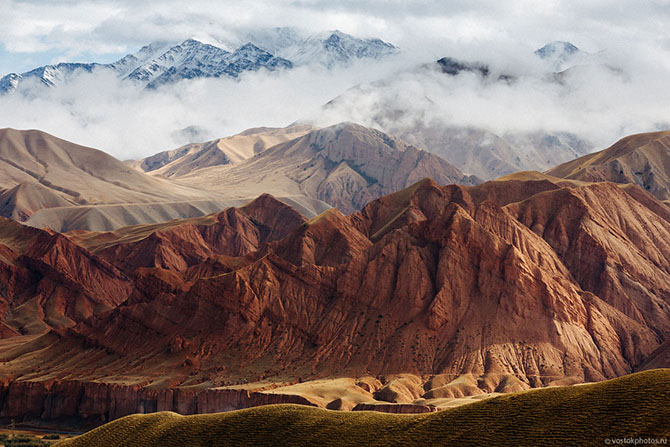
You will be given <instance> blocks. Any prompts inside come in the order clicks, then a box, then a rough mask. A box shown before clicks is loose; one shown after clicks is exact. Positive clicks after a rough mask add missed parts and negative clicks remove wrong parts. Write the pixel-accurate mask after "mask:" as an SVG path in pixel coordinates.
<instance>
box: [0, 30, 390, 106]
mask: <svg viewBox="0 0 670 447" xmlns="http://www.w3.org/2000/svg"><path fill="white" fill-rule="evenodd" d="M245 37H246V39H248V40H246V42H242V41H240V42H237V43H234V44H231V43H229V44H228V45H223V44H222V45H221V46H217V45H213V44H211V43H205V42H202V41H201V40H197V39H195V38H191V39H186V40H185V41H183V42H181V43H179V44H174V43H168V42H154V43H151V44H149V45H146V46H144V47H142V48H141V49H140V50H139V51H137V52H136V53H134V54H128V55H126V56H124V57H123V58H121V59H119V60H118V61H116V62H113V63H111V64H97V63H59V64H55V65H45V66H43V67H39V68H36V69H33V70H31V71H28V72H25V73H10V74H8V75H6V76H4V77H2V78H0V93H7V92H11V91H13V90H16V89H17V88H18V87H19V85H20V84H21V83H22V82H23V81H25V80H31V79H32V80H37V81H39V83H41V84H43V85H46V86H49V87H53V86H56V85H58V84H60V83H62V82H65V81H66V80H67V79H69V78H71V77H72V76H74V75H78V74H81V73H91V72H93V71H97V70H111V71H112V72H114V73H115V74H116V75H117V76H118V77H119V78H121V79H124V80H129V81H132V82H136V83H139V84H142V85H144V86H146V87H147V88H157V87H160V86H161V85H165V84H169V83H173V82H177V81H180V80H182V79H193V78H211V77H223V76H225V77H231V78H237V77H239V76H240V75H241V74H242V73H244V72H249V71H258V70H261V69H265V70H270V71H275V70H283V69H291V68H293V67H294V66H298V65H310V64H317V65H322V66H324V67H326V68H332V67H334V66H336V65H346V64H349V63H351V62H353V61H355V60H359V59H373V60H379V59H382V58H384V57H386V56H389V55H391V54H394V53H396V52H397V51H398V49H397V48H396V47H395V46H394V45H392V44H390V43H387V42H384V41H382V40H380V39H359V38H357V37H354V36H351V35H349V34H345V33H342V32H340V31H337V30H336V31H333V32H330V33H322V34H318V35H313V36H307V37H304V36H302V35H301V34H299V33H298V32H297V31H295V30H294V29H292V28H274V29H272V30H268V31H261V32H259V33H258V34H257V35H248V36H245ZM203 40H205V39H203ZM224 46H225V47H228V48H236V49H235V50H234V51H228V50H226V49H224V48H223V47H224Z"/></svg>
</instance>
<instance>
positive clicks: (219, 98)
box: [0, 59, 405, 159]
mask: <svg viewBox="0 0 670 447" xmlns="http://www.w3.org/2000/svg"><path fill="white" fill-rule="evenodd" d="M404 63H405V61H404V60H397V59H390V60H388V61H386V62H383V63H379V64H373V65H369V64H365V63H360V64H355V65H353V66H350V67H341V68H336V69H333V70H326V69H325V68H322V67H300V68H296V69H293V70H290V71H282V72H267V71H260V72H251V73H246V74H244V75H243V76H241V79H240V80H239V81H237V80H234V79H230V78H216V79H195V80H186V81H182V82H179V83H176V84H171V85H167V86H163V87H161V88H160V89H158V90H147V89H143V88H141V87H140V86H136V85H134V84H133V83H131V82H128V81H121V80H119V79H118V78H117V77H116V76H115V75H114V74H112V73H110V72H108V71H106V70H101V71H98V72H95V73H93V74H80V75H78V76H76V77H74V78H72V79H70V80H68V81H67V82H65V83H64V84H62V85H59V86H58V87H57V88H44V87H41V86H39V85H37V82H36V81H34V82H33V83H32V84H30V83H27V82H26V83H24V84H22V87H21V88H20V90H19V91H17V92H14V93H12V94H9V95H4V96H0V123H2V127H13V128H19V129H27V128H38V129H40V130H44V131H46V132H49V133H52V134H54V135H56V136H58V137H60V138H64V139H67V140H70V141H73V142H76V143H79V144H84V145H88V146H92V147H95V148H98V149H102V150H104V151H106V152H109V153H110V154H112V155H114V156H116V157H118V158H121V159H128V158H138V157H142V156H148V155H151V154H153V153H156V152H158V151H163V150H167V149H173V148H175V147H178V146H180V145H182V144H185V143H187V142H191V141H193V140H194V139H195V140H198V141H204V140H207V139H214V138H218V137H223V136H227V135H232V134H234V133H237V132H240V131H242V130H244V129H247V128H249V127H256V126H277V127H283V126H286V125H289V124H290V123H292V122H294V121H296V120H298V119H302V118H308V117H310V116H314V115H315V114H316V113H317V112H318V109H319V108H320V107H321V105H322V104H324V103H326V102H327V101H329V100H330V99H332V98H333V97H335V96H337V95H339V94H340V93H342V92H343V91H345V90H347V89H348V88H350V87H351V86H353V85H355V84H357V83H359V82H372V81H374V80H375V79H377V78H378V77H384V76H387V75H390V74H391V73H394V72H396V71H397V70H399V68H400V67H401V66H403V65H404ZM184 129H186V130H185V131H184V132H181V130H184ZM194 131H197V132H195V133H194Z"/></svg>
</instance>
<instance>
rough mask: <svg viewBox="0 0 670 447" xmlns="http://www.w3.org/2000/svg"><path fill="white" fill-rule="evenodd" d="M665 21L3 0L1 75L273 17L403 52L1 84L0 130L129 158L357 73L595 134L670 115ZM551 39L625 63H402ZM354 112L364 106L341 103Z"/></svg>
mask: <svg viewBox="0 0 670 447" xmlns="http://www.w3.org/2000/svg"><path fill="white" fill-rule="evenodd" d="M668 24H670V0H655V1H643V0H619V1H616V0H614V1H613V0H607V1H606V0H590V1H584V0H582V1H573V0H544V1H541V2H538V1H530V0H520V1H512V2H509V1H508V2H504V1H498V0H454V1H400V0H397V1H381V0H372V1H354V0H302V1H286V0H246V1H207V0H188V1H182V0H161V1H148V0H144V1H138V0H87V1H82V0H59V1H40V0H0V75H1V74H4V73H8V72H23V71H27V70H29V69H32V68H35V67H38V66H41V65H44V64H48V63H56V62H62V61H71V62H111V61H114V60H117V59H118V58H120V57H122V56H123V55H125V54H127V53H130V52H135V51H137V50H138V49H139V48H140V47H142V46H143V45H146V44H148V43H150V42H153V41H158V40H167V41H181V40H183V39H186V38H190V37H195V38H201V39H214V40H219V41H226V40H235V39H236V37H239V36H241V35H244V34H245V33H247V32H249V31H253V30H259V29H264V28H268V27H276V26H293V27H296V28H301V29H303V30H304V31H306V32H315V33H316V32H324V31H328V30H334V29H339V30H341V31H343V32H347V33H350V34H353V35H355V36H358V37H379V38H382V39H384V40H386V41H389V42H391V43H393V44H395V45H398V46H400V47H401V49H402V50H403V52H402V53H401V56H400V57H399V58H395V59H393V60H390V61H387V62H384V63H369V62H364V63H360V64H357V65H355V66H353V67H341V68H338V69H334V70H330V71H328V72H325V71H324V70H318V69H317V70H315V69H310V68H299V69H294V70H290V71H288V72H285V73H279V74H277V73H274V74H271V73H266V72H259V73H248V74H245V75H244V76H242V78H241V80H240V81H239V82H237V81H232V80H230V79H227V78H226V79H224V78H221V79H201V80H196V81H192V82H190V81H187V82H184V83H180V84H177V85H174V86H170V87H168V88H165V89H161V90H159V91H156V92H151V91H146V90H142V91H140V90H138V89H137V88H136V87H133V86H132V85H128V83H120V82H119V80H118V79H112V78H109V79H107V78H105V76H107V75H104V74H102V75H101V76H102V79H101V78H100V76H98V77H95V76H92V75H91V76H88V77H82V79H78V80H77V82H73V83H72V84H71V85H66V86H63V87H59V88H57V89H45V90H44V91H43V93H41V94H40V95H33V96H22V95H6V96H5V97H0V128H2V127H15V128H21V129H25V128H38V129H41V130H45V131H47V132H50V133H53V134H55V135H57V136H59V137H62V138H65V139H68V140H71V141H74V142H77V143H80V144H85V145H89V146H93V147H97V148H100V149H103V150H105V151H107V152H110V153H111V154H113V155H115V156H117V157H118V158H131V157H132V158H135V157H140V156H146V155H149V154H152V153H155V152H158V151H160V150H166V149H172V148H174V147H176V146H178V145H181V144H184V143H185V141H184V140H183V138H182V136H180V135H181V134H180V133H179V130H180V129H184V128H188V127H190V126H195V127H199V128H203V129H205V131H206V132H205V133H203V134H202V135H203V138H204V137H205V136H207V138H210V137H211V138H215V137H223V136H226V135H231V134H233V133H236V132H240V131H242V130H244V129H246V128H249V127H257V126H286V125H288V124H290V123H292V122H294V121H296V120H301V119H306V118H310V117H315V116H317V115H318V114H319V113H320V112H319V111H320V107H321V106H322V105H323V104H325V103H326V102H328V101H330V100H331V99H333V98H335V97H336V96H338V95H340V94H342V93H343V92H345V91H346V90H347V89H349V88H351V87H353V86H355V85H357V84H361V83H369V82H373V81H375V80H377V79H397V82H395V83H392V84H388V85H390V87H388V88H386V89H382V90H374V91H373V93H374V94H373V96H370V97H366V100H369V101H368V102H369V104H371V105H375V104H382V103H385V101H386V100H387V99H388V98H386V97H384V98H380V95H382V96H389V97H391V98H396V97H397V96H398V95H396V94H395V93H394V92H395V91H399V90H407V91H405V92H404V93H405V94H404V96H403V97H404V98H405V99H406V100H407V101H406V103H404V104H400V103H395V104H394V106H396V107H403V108H404V107H407V108H408V109H414V111H415V112H417V114H422V113H424V110H423V107H424V106H423V104H422V103H421V102H416V103H415V102H413V99H414V98H416V97H417V95H418V93H417V92H419V91H422V89H423V90H424V93H425V94H426V97H429V96H430V100H431V101H432V102H433V103H435V104H440V105H441V106H442V107H441V108H440V110H439V116H438V117H437V118H439V119H443V120H449V122H450V123H451V122H453V123H455V124H458V125H463V126H467V125H472V126H483V127H488V128H489V129H490V130H494V131H496V132H504V131H507V130H524V131H526V130H529V131H530V130H554V131H574V132H579V133H580V134H584V135H585V136H586V137H588V138H590V139H592V140H593V141H594V143H595V144H596V145H603V144H608V143H611V142H613V140H615V139H617V138H619V137H621V136H623V135H625V134H628V133H633V132H643V131H648V130H653V129H657V128H660V127H664V126H666V124H667V123H668V122H669V121H670V82H668V79H670V26H669V25H668ZM554 40H567V41H570V42H572V43H574V44H575V45H577V46H578V47H579V48H580V49H582V50H584V51H586V52H590V53H600V54H603V55H605V56H606V57H604V59H603V60H606V61H607V63H608V64H610V65H609V66H612V67H616V68H617V69H621V70H620V71H621V73H623V74H622V75H613V74H612V73H611V72H610V70H609V69H605V70H600V71H599V70H594V71H588V72H585V73H583V74H582V75H581V76H582V78H580V79H577V80H576V81H575V83H574V85H575V87H574V88H573V89H572V90H571V91H570V92H567V91H565V90H562V89H556V88H555V86H554V87H551V86H547V85H546V84H545V83H537V82H531V81H528V82H520V83H517V84H515V85H514V86H510V87H506V86H495V87H487V88H481V86H479V85H478V84H471V83H467V82H466V83H449V84H448V85H447V84H445V85H443V81H444V80H443V79H430V78H425V79H424V80H422V81H417V78H416V77H415V76H414V75H413V74H412V72H411V70H412V68H413V67H414V66H416V65H417V64H420V63H426V62H432V61H435V60H436V59H438V58H440V57H444V56H455V57H458V58H461V59H466V60H482V61H486V62H488V63H493V64H494V65H495V64H496V63H497V64H498V67H499V68H500V69H503V70H515V69H517V68H518V67H519V66H522V65H523V63H527V62H528V60H529V59H533V58H534V56H533V50H535V49H537V48H539V47H541V46H542V45H544V44H545V43H547V42H550V41H554ZM535 59H536V58H535ZM401 71H404V72H405V74H404V75H402V76H399V75H398V73H400V72H401ZM408 71H409V73H408ZM424 81H425V82H424ZM428 84H430V85H428ZM394 89H395V90H394ZM428 93H429V94H428ZM455 98H457V99H455ZM359 99H361V98H359ZM351 110H353V111H356V110H358V111H359V112H360V111H364V110H367V109H366V108H365V107H362V106H361V104H353V105H352V107H351ZM512 111H513V112H512ZM375 112H376V111H375V110H373V109H370V114H374V113H375ZM431 113H438V112H431ZM336 118H337V119H353V118H352V116H351V115H346V114H342V115H337V116H336ZM360 121H362V122H367V121H366V120H365V117H361V120H360ZM596 131H597V132H596Z"/></svg>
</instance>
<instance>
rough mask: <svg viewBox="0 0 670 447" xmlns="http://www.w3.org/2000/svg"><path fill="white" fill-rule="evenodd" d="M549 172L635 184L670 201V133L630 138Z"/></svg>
mask: <svg viewBox="0 0 670 447" xmlns="http://www.w3.org/2000/svg"><path fill="white" fill-rule="evenodd" d="M547 173H548V174H550V175H553V176H555V177H562V178H566V179H575V180H583V181H589V182H600V181H610V182H616V183H632V184H635V185H638V186H640V187H641V188H643V189H646V190H647V191H649V192H650V193H651V194H653V195H654V196H656V197H657V198H659V199H661V200H669V199H670V131H663V132H653V133H643V134H638V135H631V136H629V137H626V138H623V139H621V140H619V141H617V142H616V143H614V144H613V145H612V146H610V147H609V148H607V149H604V150H602V151H600V152H595V153H593V154H589V155H585V156H583V157H580V158H578V159H576V160H572V161H570V162H567V163H564V164H562V165H560V166H556V167H555V168H553V169H550V170H549V171H547Z"/></svg>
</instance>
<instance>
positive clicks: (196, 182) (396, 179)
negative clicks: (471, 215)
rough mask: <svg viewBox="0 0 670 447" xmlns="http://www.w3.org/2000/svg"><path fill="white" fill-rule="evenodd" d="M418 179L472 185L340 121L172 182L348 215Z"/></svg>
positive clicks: (447, 168) (441, 163)
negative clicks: (280, 195)
mask: <svg viewBox="0 0 670 447" xmlns="http://www.w3.org/2000/svg"><path fill="white" fill-rule="evenodd" d="M423 177H433V178H435V179H436V180H437V181H438V182H440V183H465V184H474V183H476V182H477V179H476V178H473V177H468V176H465V175H464V174H463V173H462V172H460V171H459V170H458V169H456V168H455V167H453V166H452V165H451V164H449V163H448V162H446V161H445V160H443V159H441V158H439V157H437V156H435V155H432V154H429V153H427V152H424V151H421V150H419V149H416V148H414V147H412V146H409V145H408V144H406V143H405V142H403V141H401V140H398V139H396V138H394V137H391V136H389V135H386V134H384V133H382V132H379V131H376V130H373V129H368V128H365V127H362V126H358V125H355V124H351V123H342V124H338V125H336V126H331V127H328V128H324V129H318V130H313V131H311V132H309V133H307V134H306V135H304V136H302V137H299V138H296V139H293V140H291V141H287V142H285V143H282V144H279V145H276V146H274V147H272V148H270V149H267V150H265V151H264V152H262V153H260V154H258V155H257V156H255V157H253V158H250V159H248V160H246V161H244V162H241V163H237V164H234V165H226V166H215V167H211V168H207V169H200V170H198V171H194V172H193V173H189V174H187V175H184V176H181V177H178V179H179V181H180V182H183V183H185V184H190V185H193V186H197V187H199V188H207V189H212V190H216V189H226V188H232V187H233V185H234V186H235V188H236V189H237V190H238V191H240V192H241V193H243V194H246V195H254V194H261V193H263V192H266V191H273V192H274V193H275V194H276V192H277V191H285V194H304V195H305V196H307V197H311V198H313V199H318V200H322V201H324V202H326V203H328V204H330V205H331V206H335V207H337V208H339V209H340V210H341V211H342V212H345V213H350V212H353V211H355V210H356V209H360V208H361V207H362V206H363V205H365V204H366V203H367V202H368V201H370V200H372V199H374V198H377V197H379V196H381V195H383V194H388V193H390V192H393V191H397V190H398V189H402V188H404V187H407V186H409V185H410V184H412V183H414V182H416V181H417V180H419V179H421V178H423Z"/></svg>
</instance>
